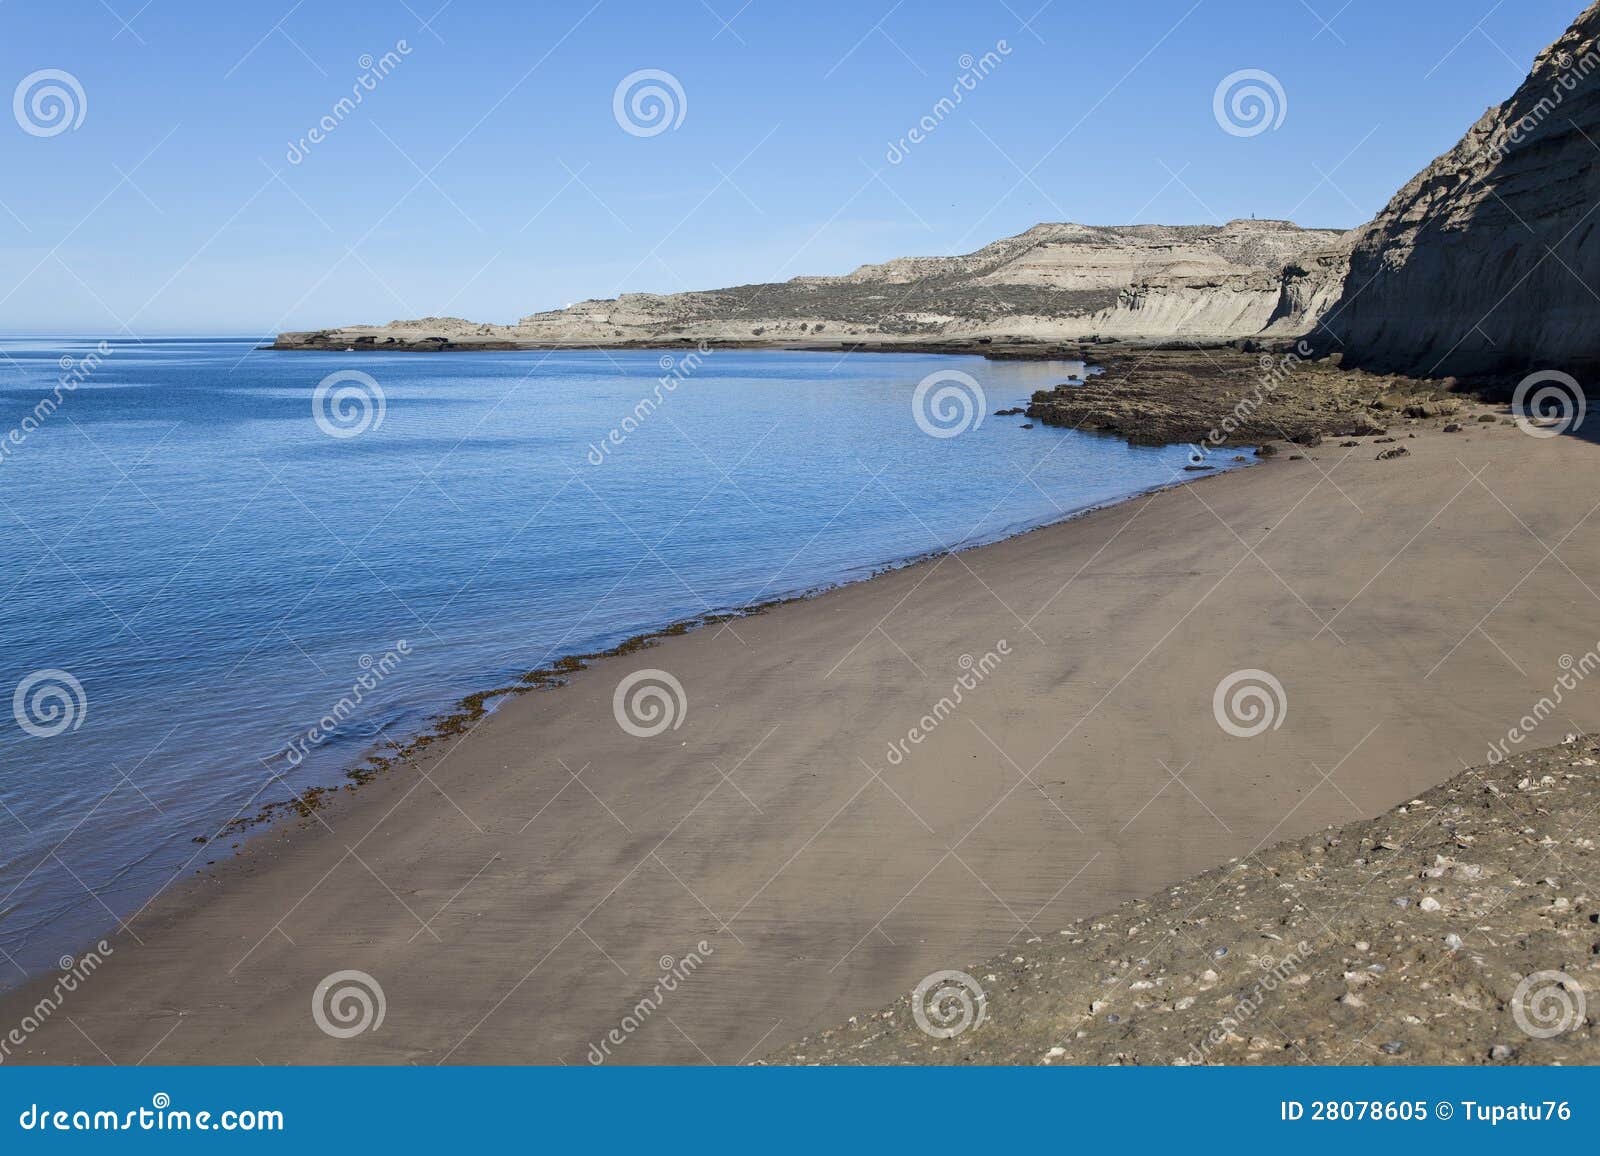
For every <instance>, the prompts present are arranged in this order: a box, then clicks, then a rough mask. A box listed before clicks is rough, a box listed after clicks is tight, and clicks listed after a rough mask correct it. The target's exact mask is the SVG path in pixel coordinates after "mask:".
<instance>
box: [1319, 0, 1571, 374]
mask: <svg viewBox="0 0 1600 1156" xmlns="http://www.w3.org/2000/svg"><path fill="white" fill-rule="evenodd" d="M1597 159H1600V4H1594V5H1591V6H1590V7H1589V8H1588V9H1586V10H1585V11H1584V12H1583V14H1582V15H1580V16H1579V17H1578V19H1577V20H1576V21H1575V22H1574V24H1573V25H1572V27H1571V28H1570V29H1569V30H1568V31H1567V33H1566V34H1565V35H1563V36H1562V37H1561V39H1559V40H1557V41H1556V42H1555V43H1554V44H1553V45H1551V46H1550V47H1549V48H1547V49H1546V50H1545V51H1544V52H1542V53H1540V54H1539V57H1538V59H1537V60H1536V61H1535V62H1534V66H1533V71H1532V72H1531V74H1530V75H1529V76H1528V79H1527V80H1526V81H1525V82H1524V83H1523V84H1522V86H1521V87H1520V88H1518V89H1517V91H1516V93H1515V94H1514V95H1513V96H1512V97H1511V99H1509V100H1507V101H1506V102H1505V103H1504V104H1502V105H1500V106H1499V107H1497V108H1492V109H1490V110H1489V111H1488V112H1486V113H1485V114H1484V115H1483V117H1482V118H1481V119H1479V121H1478V122H1477V124H1475V125H1473V126H1472V128H1471V129H1470V130H1469V131H1468V132H1467V134H1466V136H1465V137H1463V138H1462V139H1461V141H1460V143H1458V144H1457V145H1456V146H1455V148H1453V149H1451V150H1450V151H1449V152H1447V153H1445V154H1444V155H1443V156H1441V157H1439V158H1438V159H1437V160H1435V161H1434V162H1433V163H1432V164H1431V165H1429V166H1428V167H1427V168H1426V169H1424V170H1423V171H1422V172H1421V173H1419V174H1417V176H1416V177H1414V178H1413V179H1412V180H1411V181H1410V182H1408V183H1407V184H1406V186H1405V187H1404V188H1403V189H1401V190H1400V191H1399V192H1398V193H1396V194H1395V196H1394V198H1393V199H1392V200H1391V201H1390V202H1389V204H1388V205H1387V206H1386V207H1385V208H1384V210H1383V211H1382V212H1381V213H1379V214H1378V216H1377V217H1376V218H1375V219H1374V220H1373V221H1372V222H1371V223H1370V224H1369V225H1367V226H1366V227H1365V228H1363V229H1361V230H1359V231H1358V233H1357V234H1356V236H1354V237H1353V238H1352V241H1351V247H1350V251H1349V255H1348V268H1347V269H1345V270H1343V271H1342V275H1341V276H1340V277H1339V278H1338V280H1337V284H1338V295H1337V299H1336V300H1334V301H1333V302H1332V303H1331V304H1329V305H1327V306H1326V307H1325V308H1324V309H1323V310H1322V311H1321V317H1320V325H1319V326H1318V327H1317V331H1316V336H1317V341H1318V344H1319V345H1320V346H1321V347H1322V348H1324V349H1326V350H1328V351H1330V352H1331V351H1334V350H1339V351H1342V352H1343V355H1344V363H1345V364H1346V365H1360V366H1365V367H1368V368H1372V369H1376V370H1382V371H1385V372H1398V373H1410V374H1425V375H1428V376H1438V375H1444V374H1456V375H1464V376H1477V375H1490V374H1500V373H1506V372H1512V371H1515V372H1521V371H1524V370H1528V369H1535V368H1538V369H1559V370H1564V371H1566V372H1569V373H1573V374H1579V375H1581V374H1582V373H1583V372H1584V371H1585V370H1594V369H1600V343H1597V342H1596V339H1595V318H1596V316H1597V308H1600V295H1597V291H1600V244H1597V243H1596V230H1597V228H1600V211H1597V210H1600V166H1597V165H1596V163H1595V162H1596V160H1597Z"/></svg>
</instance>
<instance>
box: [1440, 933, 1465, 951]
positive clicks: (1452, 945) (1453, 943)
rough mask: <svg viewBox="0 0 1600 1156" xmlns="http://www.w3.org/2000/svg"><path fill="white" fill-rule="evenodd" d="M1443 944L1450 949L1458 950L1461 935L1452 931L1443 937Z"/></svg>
mask: <svg viewBox="0 0 1600 1156" xmlns="http://www.w3.org/2000/svg"><path fill="white" fill-rule="evenodd" d="M1444 945H1445V946H1446V947H1448V948H1449V949H1450V950H1451V951H1460V950H1461V937H1460V936H1459V935H1457V934H1456V933H1455V932H1453V931H1452V932H1451V933H1450V934H1449V935H1447V936H1445V937H1444Z"/></svg>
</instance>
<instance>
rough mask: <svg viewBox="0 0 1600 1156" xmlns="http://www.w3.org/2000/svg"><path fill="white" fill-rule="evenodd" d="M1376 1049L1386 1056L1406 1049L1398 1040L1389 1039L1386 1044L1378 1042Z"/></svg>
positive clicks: (1400, 1052)
mask: <svg viewBox="0 0 1600 1156" xmlns="http://www.w3.org/2000/svg"><path fill="white" fill-rule="evenodd" d="M1378 1050H1379V1051H1381V1052H1382V1053H1383V1054H1384V1055H1386V1056H1398V1055H1400V1054H1402V1053H1403V1052H1404V1051H1405V1050H1406V1045H1405V1044H1404V1043H1403V1042H1402V1041H1400V1040H1390V1041H1389V1042H1388V1043H1386V1044H1380V1045H1379V1046H1378Z"/></svg>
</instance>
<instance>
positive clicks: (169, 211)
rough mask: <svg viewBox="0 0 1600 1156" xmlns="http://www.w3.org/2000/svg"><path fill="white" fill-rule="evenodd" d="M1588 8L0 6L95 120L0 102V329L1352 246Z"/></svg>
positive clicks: (305, 321) (171, 328) (3, 59)
mask: <svg viewBox="0 0 1600 1156" xmlns="http://www.w3.org/2000/svg"><path fill="white" fill-rule="evenodd" d="M441 6H442V7H441ZM1581 7H1582V2H1581V0H1510V2H1507V0H1500V2H1498V3H1497V2H1496V0H1198V2H1197V0H1124V2H1122V3H1105V2H1102V0H1095V2H1093V3H1090V2H1088V0H1053V2H1046V0H901V2H900V3H895V0H848V2H846V0H811V2H809V3H806V4H803V5H794V4H783V3H779V2H778V0H748V2H747V0H654V2H641V0H599V2H596V0H562V2H560V3H550V2H544V3H540V2H528V3H513V2H509V0H493V2H491V0H453V2H446V0H364V2H342V3H331V2H322V3H318V2H316V0H303V2H302V3H295V0H230V2H229V3H215V2H211V3H203V2H201V0H6V2H5V3H3V4H0V64H3V68H0V81H3V85H0V89H3V92H4V93H13V92H14V90H15V88H16V86H17V85H19V84H20V83H21V82H22V81H23V79H24V78H25V77H28V76H29V75H30V74H32V73H35V72H37V71H39V70H43V69H56V70H61V71H64V72H66V73H69V74H71V76H72V77H73V78H75V79H76V81H77V83H78V85H79V86H81V90H82V92H83V97H84V101H83V104H84V107H83V109H82V112H83V116H82V121H81V123H77V124H76V127H68V128H66V129H65V130H64V131H60V132H57V133H55V134H54V135H36V134H38V133H40V132H49V131H50V130H51V129H53V128H55V127H58V125H59V121H57V122H54V123H52V122H51V120H50V119H49V117H48V115H47V114H46V113H40V114H38V118H39V119H37V120H35V119H34V117H35V113H34V111H33V109H32V106H31V104H30V102H29V101H28V99H27V95H28V94H26V93H25V94H24V99H23V103H22V112H21V114H20V118H19V116H10V117H8V116H3V115H0V206H3V207H0V294H3V295H4V296H3V300H0V331H9V332H27V331H47V332H69V331H70V332H98V333H105V334H126V333H133V334H136V335H139V336H145V335H148V334H159V333H172V332H195V333H200V332H234V333H251V334H262V333H267V332H272V331H275V330H277V329H280V328H290V329H292V328H314V327H317V326H321V325H331V324H340V323H348V322H358V321H387V320H390V319H392V318H400V317H418V316H426V315H429V314H451V315H458V316H464V317H470V318H473V319H477V320H489V321H496V322H505V321H510V320H513V319H515V318H517V317H519V316H521V315H524V314H526V313H530V312H533V311H535V310H538V309H548V308H555V307H559V306H561V305H564V304H567V303H569V302H572V301H575V300H579V299H581V298H584V297H609V296H614V295H615V294H616V293H618V292H626V291H655V292H673V291H677V290H681V289H689V288H709V287H715V286H720V285H728V284H738V283H743V282H749V281H759V280H776V279H782V278H786V277H790V276H794V275H797V274H801V273H841V272H846V271H848V270H849V269H851V268H853V267H854V266H856V265H857V264H860V263H862V262H866V261H879V260H884V259H886V258H889V257H893V256H898V255H907V254H923V253H928V254H943V253H954V252H966V251H970V250H972V249H975V248H978V247H979V246H981V245H983V244H985V243H987V242H989V241H991V240H994V239H995V238H997V237H1001V236H1005V235H1008V234H1012V233H1017V232H1020V231H1022V230H1024V229H1026V228H1028V227H1029V226H1030V225H1033V224H1035V223H1037V222H1039V221H1045V220H1074V221H1083V222H1088V223H1095V224H1119V223H1137V222H1163V223H1207V222H1219V221H1223V220H1226V219H1228V218H1231V217H1241V216H1249V215H1251V214H1252V213H1253V214H1255V215H1258V216H1263V217H1285V216H1287V217H1292V218H1293V219H1294V220H1296V221H1299V222H1300V223H1302V224H1308V225H1324V226H1352V225H1356V224H1359V223H1360V222H1362V221H1363V220H1365V219H1366V218H1368V217H1370V216H1371V215H1372V214H1373V213H1374V212H1375V211H1376V210H1377V209H1379V208H1380V207H1381V206H1382V205H1383V203H1384V202H1385V201H1386V200H1387V199H1388V197H1389V196H1390V194H1391V193H1392V192H1393V191H1394V190H1395V189H1396V188H1397V187H1398V186H1399V185H1400V184H1401V183H1403V182H1404V181H1405V180H1406V179H1408V178H1409V177H1410V176H1411V175H1413V174H1414V173H1415V172H1416V171H1417V170H1418V169H1419V168H1421V167H1422V166H1423V165H1425V164H1426V163H1427V162H1428V161H1429V160H1431V159H1432V158H1433V157H1434V156H1435V155H1437V154H1438V153H1439V152H1441V151H1443V150H1444V149H1446V148H1448V147H1449V146H1450V145H1451V144H1452V143H1453V142H1454V141H1455V140H1456V138H1457V137H1459V136H1460V135H1461V133H1462V132H1463V130H1465V128H1466V127H1467V126H1468V125H1469V124H1470V123H1471V122H1472V121H1473V120H1474V119H1476V118H1477V117H1478V116H1479V115H1480V114H1481V113H1482V112H1483V110H1484V109H1485V108H1486V107H1487V106H1489V105H1491V104H1493V103H1496V102H1498V101H1500V100H1502V99H1504V98H1505V97H1506V96H1507V95H1509V94H1510V92H1511V91H1512V90H1513V89H1514V88H1515V87H1516V85H1517V84H1518V83H1519V82H1520V80H1521V79H1522V77H1523V75H1524V74H1525V72H1526V70H1527V67H1528V65H1529V63H1530V62H1531V60H1532V58H1533V56H1534V54H1535V53H1536V52H1537V51H1539V50H1540V49H1542V48H1543V47H1544V46H1545V45H1547V44H1548V43H1549V42H1550V41H1551V40H1553V39H1554V38H1555V37H1556V36H1557V35H1559V34H1560V32H1561V31H1562V30H1563V29H1564V28H1565V27H1566V26H1567V25H1568V23H1569V22H1570V21H1571V19H1572V18H1573V17H1574V16H1575V15H1576V14H1577V12H1578V11H1579V10H1580V9H1581ZM1002 41H1003V42H1004V43H1005V47H1006V51H1004V52H1001V51H1000V50H999V48H998V46H999V45H1000V43H1001V42H1002ZM401 42H404V46H405V50H404V51H401V50H400V49H399V47H398V46H399V45H400V44H401ZM385 53H393V54H394V55H393V58H392V59H393V60H394V61H396V62H397V63H394V64H393V66H392V67H390V68H389V69H388V74H387V75H385V76H383V77H382V78H381V79H378V80H369V84H370V88H369V89H363V90H362V100H361V102H360V104H359V105H358V106H355V107H354V108H352V109H346V110H345V111H343V112H336V111H335V106H336V105H337V104H338V102H339V101H340V99H341V98H343V97H348V96H350V95H351V93H352V90H353V89H356V88H358V87H359V78H360V77H362V75H363V74H364V72H365V73H366V74H367V75H368V76H369V77H370V76H371V71H370V70H368V69H366V67H365V65H366V61H365V60H364V59H363V58H364V57H370V58H373V59H374V60H376V59H378V58H381V57H383V55H384V54H385ZM985 53H993V54H994V57H993V58H992V59H993V60H995V61H997V62H998V63H995V64H993V65H992V66H990V67H988V68H987V69H984V66H983V65H981V64H974V66H973V68H972V69H971V70H966V69H964V63H965V62H964V61H963V57H970V58H972V59H973V60H974V61H977V60H980V59H981V58H982V57H983V56H984V54H985ZM642 69H654V70H660V71H662V72H666V73H669V74H671V76H672V77H673V78H675V79H676V81H677V82H678V84H679V85H680V86H681V89H682V92H683V101H682V103H681V108H680V109H679V111H681V114H682V117H681V121H679V120H678V118H677V117H676V116H674V117H673V118H672V119H673V124H672V125H671V126H669V127H667V128H666V129H665V130H664V131H661V132H659V133H656V134H654V135H635V133H630V132H628V131H624V129H623V127H621V125H620V123H619V120H618V119H617V117H616V115H615V114H614V107H613V97H614V94H615V92H616V89H617V86H618V83H619V82H620V81H621V80H622V79H623V78H624V77H625V76H627V75H629V74H631V73H633V72H636V71H638V70H642ZM1244 69H1257V70H1261V71H1264V72H1267V73H1270V74H1271V75H1272V76H1273V77H1274V78H1276V80H1277V81H1278V83H1279V84H1280V85H1281V87H1282V91H1283V94H1284V101H1283V104H1284V108H1283V120H1282V123H1281V124H1280V125H1278V126H1277V127H1275V128H1270V129H1268V130H1267V131H1264V132H1261V133H1259V134H1257V135H1253V136H1244V135H1232V134H1230V133H1228V132H1225V131H1223V129H1222V127H1220V126H1219V122H1218V120H1217V119H1216V116H1215V115H1214V109H1213V95H1214V93H1215V92H1216V89H1217V86H1218V83H1219V81H1221V80H1222V78H1223V77H1225V76H1227V75H1229V74H1231V73H1234V72H1237V71H1239V70H1244ZM978 70H984V71H986V72H987V74H986V75H984V76H982V77H981V79H977V80H970V77H971V73H972V72H975V71H978ZM964 71H967V72H968V75H969V82H970V88H969V89H964V90H963V95H962V100H961V102H960V104H959V106H957V107H955V108H954V109H953V110H948V109H947V110H945V111H943V112H940V111H936V105H937V104H938V102H939V101H940V99H941V97H946V96H949V95H950V94H951V92H952V89H953V87H955V86H957V85H958V78H959V77H961V76H962V75H963V72H964ZM50 83H51V82H50V81H49V80H48V79H46V80H44V81H37V82H36V83H35V86H34V88H35V89H37V88H38V87H39V85H41V84H43V85H45V86H48V85H49V84H50ZM56 83H59V82H56ZM68 95H69V97H70V98H71V99H72V100H74V101H76V95H75V94H73V93H71V92H70V90H69V93H68ZM672 99H673V101H674V103H677V98H676V95H675V94H673V95H672ZM623 108H624V112H625V113H626V111H627V108H628V105H627V103H626V102H624V106H623ZM47 111H48V110H47ZM13 112H16V109H15V107H14V108H13ZM924 116H928V117H931V118H933V123H934V124H935V125H936V127H935V128H933V130H932V131H930V132H928V133H927V134H926V136H925V139H923V140H922V141H921V142H920V143H913V144H911V146H910V147H909V148H907V149H902V150H901V152H902V153H903V154H904V155H903V156H902V157H901V159H899V161H898V163H891V161H890V159H889V158H888V154H889V152H890V146H891V144H892V143H893V142H898V141H901V140H902V138H905V137H907V134H908V132H909V130H910V129H912V127H913V126H914V125H916V124H917V122H918V121H919V120H921V119H922V118H923V117H924ZM324 117H332V118H333V121H332V123H334V124H335V126H336V127H334V128H333V129H332V131H330V132H327V133H326V135H325V137H324V138H323V139H322V140H320V141H317V142H308V143H309V147H308V148H301V149H299V150H298V151H299V159H298V161H292V160H291V156H290V154H291V152H292V151H294V150H293V149H292V148H291V146H292V145H294V144H295V142H299V141H301V139H302V138H306V137H307V134H308V132H309V130H311V129H312V128H313V127H314V126H315V125H317V123H318V122H319V120H321V119H322V118H324ZM72 119H73V121H74V123H76V117H75V116H74V117H73V118H72ZM624 119H625V120H626V119H627V118H626V116H624ZM24 120H26V121H28V122H29V124H30V125H31V126H32V128H33V131H32V132H29V131H25V130H24V126H23V123H22V122H23V121H24ZM644 127H645V128H649V127H651V125H650V124H649V123H646V124H645V126H644Z"/></svg>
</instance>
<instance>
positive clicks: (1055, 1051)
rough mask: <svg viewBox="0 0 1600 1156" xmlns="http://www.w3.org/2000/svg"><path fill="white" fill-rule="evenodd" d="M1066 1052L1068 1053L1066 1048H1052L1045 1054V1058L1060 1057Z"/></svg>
mask: <svg viewBox="0 0 1600 1156" xmlns="http://www.w3.org/2000/svg"><path fill="white" fill-rule="evenodd" d="M1066 1054H1067V1049H1066V1048H1051V1049H1050V1050H1049V1051H1048V1052H1046V1053H1045V1054H1044V1058H1045V1059H1047V1060H1054V1059H1058V1058H1060V1057H1061V1056H1064V1055H1066Z"/></svg>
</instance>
